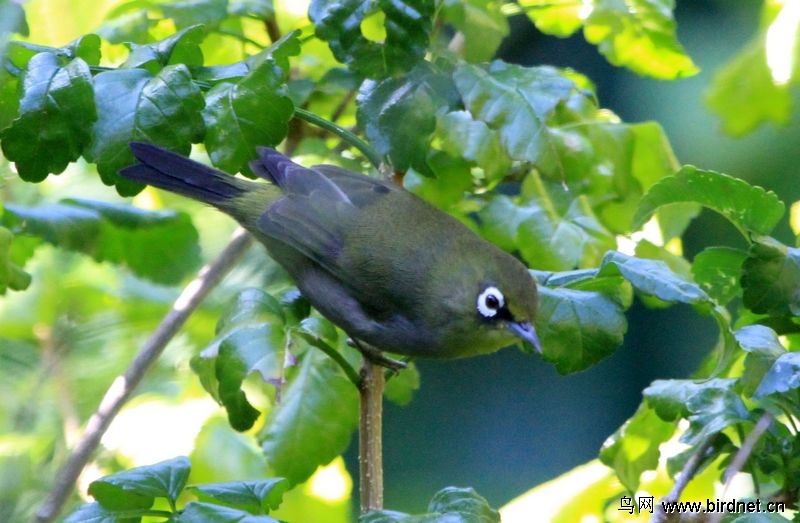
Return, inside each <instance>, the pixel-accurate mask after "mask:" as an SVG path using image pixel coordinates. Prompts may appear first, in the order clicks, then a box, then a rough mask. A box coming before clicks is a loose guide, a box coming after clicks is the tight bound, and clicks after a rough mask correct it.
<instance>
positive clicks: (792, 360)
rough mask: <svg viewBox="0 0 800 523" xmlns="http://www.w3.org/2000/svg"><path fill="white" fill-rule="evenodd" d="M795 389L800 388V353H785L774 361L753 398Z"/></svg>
mask: <svg viewBox="0 0 800 523" xmlns="http://www.w3.org/2000/svg"><path fill="white" fill-rule="evenodd" d="M797 388H800V352H787V353H785V354H782V355H781V356H779V357H778V359H776V360H775V363H773V364H772V367H770V369H769V371H767V373H766V374H765V375H764V378H763V379H762V380H761V383H760V384H759V385H758V388H757V389H756V391H755V392H754V393H753V397H754V398H763V397H765V396H769V395H771V394H785V393H787V392H789V391H794V390H795V389H797Z"/></svg>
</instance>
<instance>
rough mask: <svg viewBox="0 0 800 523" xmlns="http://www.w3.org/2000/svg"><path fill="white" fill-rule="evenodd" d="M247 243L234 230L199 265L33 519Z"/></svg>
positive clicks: (49, 513) (56, 507) (74, 472)
mask: <svg viewBox="0 0 800 523" xmlns="http://www.w3.org/2000/svg"><path fill="white" fill-rule="evenodd" d="M250 242H251V236H250V235H249V234H247V232H245V231H244V229H238V230H237V231H236V232H235V233H234V235H233V237H232V238H231V241H230V243H229V244H228V246H227V247H225V249H224V250H223V251H222V252H221V253H220V255H219V256H218V257H217V258H216V259H215V260H214V261H213V262H211V263H210V264H208V265H206V266H205V267H203V268H202V269H201V270H200V272H199V273H198V275H197V277H196V278H195V279H194V280H192V281H191V282H190V283H189V284H188V285H187V286H186V287H185V288H184V289H183V292H181V294H180V296H178V298H177V299H176V300H175V303H174V304H173V305H172V308H171V309H170V310H169V312H167V314H166V315H165V316H164V319H163V320H162V321H161V323H160V324H159V325H158V327H157V328H156V330H155V331H154V332H153V334H152V335H151V336H150V338H149V339H148V340H147V342H146V343H145V344H144V346H143V347H142V349H141V350H140V351H139V353H138V354H137V355H136V357H135V358H134V359H133V361H132V362H131V364H130V366H129V367H128V369H127V370H126V371H125V373H124V374H123V375H121V376H117V378H116V379H115V380H114V382H113V383H112V384H111V386H110V387H109V388H108V390H107V391H106V394H105V396H104V397H103V400H102V401H101V402H100V406H99V407H98V408H97V410H96V411H95V412H94V414H92V417H91V418H89V422H88V423H87V425H86V429H85V431H84V433H83V435H82V436H81V438H80V440H79V441H78V443H77V445H76V446H75V448H74V449H73V450H72V452H71V453H70V455H69V456H68V458H67V461H66V462H65V463H64V465H63V466H62V467H61V469H60V470H59V471H58V473H57V474H56V477H55V480H54V482H53V489H52V490H51V491H50V494H49V495H48V496H47V498H46V499H45V500H44V502H43V503H42V505H41V506H40V507H39V510H38V511H37V512H36V521H37V522H39V523H49V522H51V521H53V520H54V519H55V518H56V517H57V516H58V514H59V512H61V509H62V508H63V506H64V503H65V502H66V500H67V498H68V497H69V495H70V494H71V493H72V491H73V489H74V488H75V482H76V481H77V479H78V476H80V474H81V472H82V471H83V468H84V467H85V466H86V464H87V463H88V462H89V460H90V459H91V457H92V454H93V453H94V451H95V450H96V449H97V447H98V446H99V445H100V440H101V438H102V437H103V434H105V432H106V430H107V429H108V426H109V425H110V424H111V421H112V420H113V419H114V417H115V416H116V415H117V413H119V411H120V409H121V408H122V406H123V405H124V404H125V403H126V402H127V401H128V399H129V398H130V397H131V395H132V394H133V391H134V389H135V388H136V386H137V385H139V383H140V382H141V381H142V378H143V377H144V375H145V373H146V372H147V370H148V369H149V368H150V366H151V365H152V364H153V363H154V362H155V361H156V359H158V357H159V356H160V355H161V353H162V352H163V350H164V348H165V347H166V346H167V343H169V341H170V340H171V339H172V338H173V337H174V336H175V334H176V333H177V332H178V330H179V329H180V328H181V327H182V326H183V324H184V323H185V322H186V320H187V319H188V318H189V316H190V315H191V314H192V312H194V310H195V309H196V308H197V307H198V305H200V303H201V302H202V301H203V299H204V298H205V297H206V296H207V295H208V293H209V291H211V289H213V288H214V287H215V286H216V285H217V284H218V283H219V282H220V280H222V277H223V276H224V275H225V274H226V273H227V272H228V271H229V270H230V269H231V267H233V266H234V264H235V263H236V261H237V260H238V259H239V257H240V256H241V255H242V254H243V253H244V251H245V250H246V248H247V247H248V246H249V245H250Z"/></svg>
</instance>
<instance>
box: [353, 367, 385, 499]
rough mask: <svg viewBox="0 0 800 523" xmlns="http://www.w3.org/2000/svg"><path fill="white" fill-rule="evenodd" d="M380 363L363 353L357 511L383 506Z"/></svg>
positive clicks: (381, 373)
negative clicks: (358, 504) (358, 502)
mask: <svg viewBox="0 0 800 523" xmlns="http://www.w3.org/2000/svg"><path fill="white" fill-rule="evenodd" d="M384 385H385V381H384V375H383V367H382V366H380V365H379V364H378V363H375V362H373V361H372V360H371V359H370V358H368V357H364V365H363V367H361V384H360V386H359V388H358V391H359V394H360V396H361V409H360V412H359V424H358V465H359V494H360V497H361V513H362V514H365V513H367V512H370V511H372V510H381V509H382V508H383V433H382V432H383V431H382V419H383V389H384Z"/></svg>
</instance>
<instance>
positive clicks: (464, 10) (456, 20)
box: [442, 0, 509, 63]
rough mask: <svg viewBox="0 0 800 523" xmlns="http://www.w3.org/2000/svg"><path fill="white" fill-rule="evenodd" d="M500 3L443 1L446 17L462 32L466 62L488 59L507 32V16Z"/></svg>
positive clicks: (470, 0)
mask: <svg viewBox="0 0 800 523" xmlns="http://www.w3.org/2000/svg"><path fill="white" fill-rule="evenodd" d="M501 6H502V3H501V2H493V1H486V0H464V1H462V0H445V1H444V2H443V5H442V10H443V15H444V18H445V20H447V21H448V22H450V23H451V24H453V26H455V28H456V29H458V30H459V31H460V32H461V33H462V34H463V52H462V53H461V55H462V56H463V57H464V59H465V60H466V61H468V62H472V63H477V62H484V61H487V60H491V59H492V58H494V55H495V53H496V51H497V48H498V47H499V46H500V42H502V41H503V38H505V37H506V36H507V35H508V33H509V27H508V19H507V18H506V16H505V14H503V13H502V11H501Z"/></svg>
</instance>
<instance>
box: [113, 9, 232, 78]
mask: <svg viewBox="0 0 800 523" xmlns="http://www.w3.org/2000/svg"><path fill="white" fill-rule="evenodd" d="M223 1H224V0H223ZM168 5H173V6H174V5H176V4H162V7H164V6H168ZM203 38H204V32H203V28H202V26H199V25H195V26H192V27H187V28H186V29H183V30H182V31H178V32H177V33H175V34H173V35H170V36H169V37H167V38H165V39H163V40H161V41H159V42H155V43H152V44H147V45H137V44H129V47H130V49H131V52H130V54H129V55H128V59H127V60H125V63H124V64H122V67H123V68H127V69H134V68H137V67H138V68H142V69H147V70H148V71H150V72H151V73H153V74H156V73H158V72H159V71H160V70H161V69H163V68H164V67H166V66H168V65H175V64H183V65H185V66H187V67H192V66H199V65H203V53H202V51H200V43H201V42H202V41H203Z"/></svg>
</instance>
